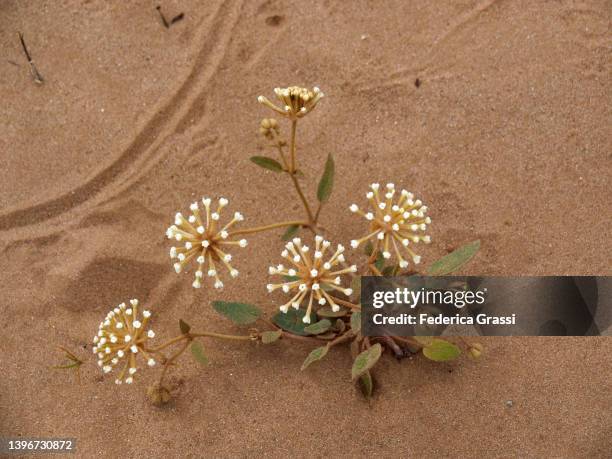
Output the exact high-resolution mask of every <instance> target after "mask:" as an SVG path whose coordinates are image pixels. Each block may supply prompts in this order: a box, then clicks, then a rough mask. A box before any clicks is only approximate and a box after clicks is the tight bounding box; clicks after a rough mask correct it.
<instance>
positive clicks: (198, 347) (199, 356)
mask: <svg viewBox="0 0 612 459" xmlns="http://www.w3.org/2000/svg"><path fill="white" fill-rule="evenodd" d="M191 355H193V358H194V359H196V361H198V362H199V363H201V364H202V365H207V364H208V358H207V357H206V356H205V355H204V349H203V348H202V344H200V342H199V341H194V342H193V343H191Z"/></svg>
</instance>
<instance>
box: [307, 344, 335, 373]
mask: <svg viewBox="0 0 612 459" xmlns="http://www.w3.org/2000/svg"><path fill="white" fill-rule="evenodd" d="M327 351H329V348H328V347H327V346H321V347H318V348H316V349H313V350H312V351H311V352H310V354H308V357H306V360H304V363H303V364H302V371H303V370H305V369H306V368H308V366H309V365H310V364H311V363H313V362H316V361H317V360H321V359H322V358H323V357H325V356H326V355H327Z"/></svg>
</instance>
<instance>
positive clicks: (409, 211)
mask: <svg viewBox="0 0 612 459" xmlns="http://www.w3.org/2000/svg"><path fill="white" fill-rule="evenodd" d="M366 198H367V199H368V201H369V202H368V209H365V210H362V209H360V208H359V207H358V206H357V205H356V204H353V205H351V206H350V208H349V210H350V211H351V212H352V213H356V214H358V215H361V216H362V217H363V218H365V219H366V220H367V221H368V222H369V232H368V234H367V235H366V236H364V237H362V238H361V239H354V240H352V241H351V247H353V248H357V247H359V246H361V245H362V244H364V243H365V242H366V241H370V242H371V243H372V244H373V247H374V251H380V252H381V253H382V256H383V258H385V259H391V258H392V257H393V255H395V258H396V259H397V263H398V265H399V266H400V267H401V268H406V267H408V265H409V262H408V259H410V260H412V262H413V263H414V264H419V263H420V262H421V257H420V256H419V255H417V254H416V253H414V252H413V251H412V249H411V248H410V247H409V246H410V245H411V244H414V243H418V242H424V243H426V244H429V243H430V242H431V238H430V236H428V235H426V234H425V231H426V230H427V227H428V225H429V224H430V223H431V219H430V218H429V217H427V215H426V214H427V207H426V206H424V205H423V203H422V202H421V201H420V200H419V199H416V200H415V199H414V195H413V194H412V193H410V192H408V191H406V190H401V192H398V191H397V190H396V188H395V185H394V184H393V183H387V185H386V186H384V187H383V186H381V185H380V184H378V183H373V184H372V185H370V191H368V192H367V193H366ZM406 255H407V256H406Z"/></svg>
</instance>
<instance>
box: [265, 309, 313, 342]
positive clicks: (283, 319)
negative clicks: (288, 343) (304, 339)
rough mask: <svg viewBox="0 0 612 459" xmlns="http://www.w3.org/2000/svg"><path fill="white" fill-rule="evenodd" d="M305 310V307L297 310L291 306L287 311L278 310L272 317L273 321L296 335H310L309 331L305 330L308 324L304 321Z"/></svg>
mask: <svg viewBox="0 0 612 459" xmlns="http://www.w3.org/2000/svg"><path fill="white" fill-rule="evenodd" d="M305 312H306V311H305V310H303V309H298V310H295V309H293V308H291V309H289V311H287V313H284V312H278V313H277V314H276V315H274V316H273V317H272V322H274V323H275V324H276V325H278V326H279V327H280V328H282V329H283V330H285V331H288V332H289V333H293V334H294V335H300V336H308V332H306V331H304V328H305V327H306V325H308V324H305V323H304V322H303V321H302V319H303V318H304V314H305Z"/></svg>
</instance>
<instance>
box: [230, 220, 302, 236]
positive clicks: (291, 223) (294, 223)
mask: <svg viewBox="0 0 612 459" xmlns="http://www.w3.org/2000/svg"><path fill="white" fill-rule="evenodd" d="M283 226H310V223H309V222H305V221H301V220H292V221H288V222H280V223H272V224H270V225H264V226H256V227H253V228H245V229H241V230H237V231H233V232H231V233H230V234H229V235H230V236H236V235H239V234H251V233H259V232H260V231H268V230H271V229H275V228H282V227H283Z"/></svg>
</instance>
